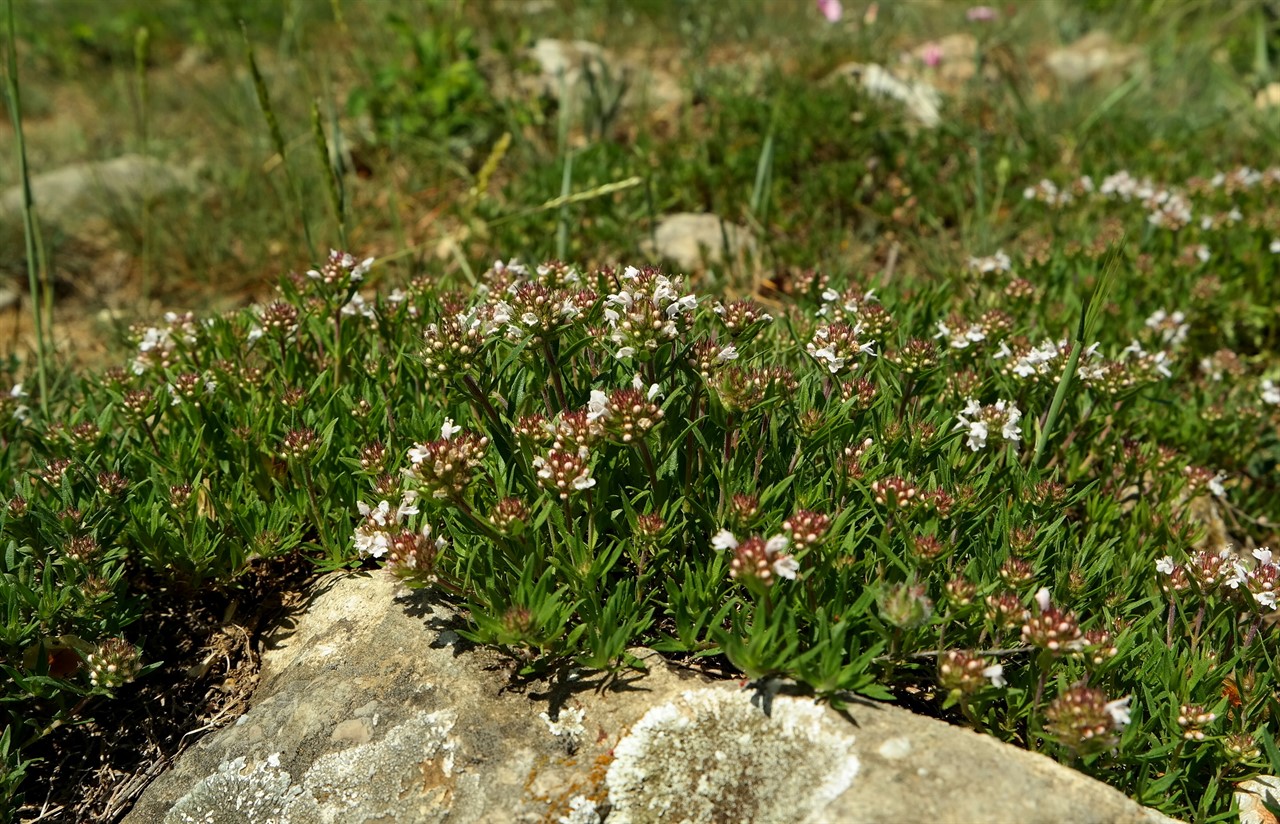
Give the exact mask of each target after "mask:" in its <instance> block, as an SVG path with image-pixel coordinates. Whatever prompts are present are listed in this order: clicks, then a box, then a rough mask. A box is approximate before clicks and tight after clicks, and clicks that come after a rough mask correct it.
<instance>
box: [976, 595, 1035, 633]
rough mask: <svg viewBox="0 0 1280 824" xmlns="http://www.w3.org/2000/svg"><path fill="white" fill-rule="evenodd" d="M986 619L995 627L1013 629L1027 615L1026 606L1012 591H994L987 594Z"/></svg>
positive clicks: (1021, 622)
mask: <svg viewBox="0 0 1280 824" xmlns="http://www.w3.org/2000/svg"><path fill="white" fill-rule="evenodd" d="M986 607H987V620H989V621H990V622H991V623H992V624H993V625H995V627H996V628H997V629H1006V630H1007V629H1014V628H1015V627H1018V626H1021V625H1022V624H1023V622H1024V621H1025V620H1027V618H1028V617H1029V613H1028V612H1027V608H1026V607H1024V606H1023V605H1022V600H1021V599H1020V598H1019V597H1018V595H1017V593H1014V592H1008V591H1004V592H996V593H993V594H991V595H988V596H987V600H986Z"/></svg>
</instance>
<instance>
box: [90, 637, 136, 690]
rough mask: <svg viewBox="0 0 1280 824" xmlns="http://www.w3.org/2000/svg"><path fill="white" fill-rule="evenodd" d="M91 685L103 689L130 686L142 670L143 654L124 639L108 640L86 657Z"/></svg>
mask: <svg viewBox="0 0 1280 824" xmlns="http://www.w3.org/2000/svg"><path fill="white" fill-rule="evenodd" d="M84 660H85V665H86V667H87V668H88V670H89V683H91V684H93V686H95V687H99V688H102V689H116V688H118V687H123V686H124V685H125V684H128V683H129V682H130V681H132V680H133V679H134V678H136V677H137V676H138V672H139V671H140V670H141V669H142V653H140V652H139V651H138V648H137V647H135V646H134V645H133V644H130V643H129V642H128V641H126V640H124V639H123V638H108V639H106V640H105V641H102V642H101V643H99V644H98V647H97V649H95V650H94V651H93V652H91V653H89V654H88V655H87V656H85V659H84Z"/></svg>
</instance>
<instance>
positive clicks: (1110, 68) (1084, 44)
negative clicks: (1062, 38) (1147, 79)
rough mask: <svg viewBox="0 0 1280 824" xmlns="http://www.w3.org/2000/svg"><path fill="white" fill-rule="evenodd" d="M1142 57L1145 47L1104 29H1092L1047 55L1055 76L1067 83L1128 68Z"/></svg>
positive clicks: (1082, 80) (1103, 75) (1048, 63)
mask: <svg viewBox="0 0 1280 824" xmlns="http://www.w3.org/2000/svg"><path fill="white" fill-rule="evenodd" d="M1141 58H1142V49H1140V48H1139V47H1137V46H1133V45H1125V44H1120V43H1117V42H1115V40H1113V39H1112V37H1111V35H1110V34H1108V33H1107V32H1105V31H1093V32H1089V33H1088V34H1086V35H1085V36H1084V37H1081V38H1080V39H1079V40H1077V41H1075V42H1074V43H1071V44H1069V45H1066V46H1063V47H1062V48H1060V49H1054V50H1053V51H1052V52H1051V53H1050V54H1049V56H1048V57H1046V58H1045V65H1046V66H1048V67H1049V71H1050V72H1052V73H1053V75H1054V77H1056V78H1058V80H1060V81H1062V82H1064V83H1072V84H1074V83H1084V82H1087V81H1091V80H1097V79H1099V78H1102V77H1108V76H1112V75H1115V74H1119V73H1120V72H1123V71H1126V70H1128V69H1129V68H1130V67H1132V66H1134V65H1135V64H1136V63H1137V62H1138V61H1139V60H1140V59H1141Z"/></svg>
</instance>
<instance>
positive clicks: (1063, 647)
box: [1022, 589, 1084, 655]
mask: <svg viewBox="0 0 1280 824" xmlns="http://www.w3.org/2000/svg"><path fill="white" fill-rule="evenodd" d="M1036 600H1037V602H1038V603H1039V607H1040V608H1039V611H1038V612H1037V613H1036V614H1033V615H1029V616H1028V617H1027V619H1026V623H1024V624H1023V625H1022V640H1023V642H1024V643H1027V644H1030V645H1031V646H1033V647H1039V648H1040V649H1042V650H1044V651H1045V652H1048V653H1051V654H1053V655H1065V654H1067V653H1069V652H1079V651H1080V650H1081V649H1083V648H1084V635H1083V633H1081V632H1080V623H1079V621H1077V620H1076V616H1075V613H1072V612H1069V611H1067V610H1064V609H1060V608H1058V607H1056V606H1053V605H1052V604H1050V603H1049V595H1048V591H1047V590H1043V589H1042V590H1040V592H1038V593H1036Z"/></svg>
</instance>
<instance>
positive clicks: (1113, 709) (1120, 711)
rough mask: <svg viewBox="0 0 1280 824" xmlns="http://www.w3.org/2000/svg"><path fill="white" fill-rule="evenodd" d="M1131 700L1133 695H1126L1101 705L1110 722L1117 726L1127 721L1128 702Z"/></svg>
mask: <svg viewBox="0 0 1280 824" xmlns="http://www.w3.org/2000/svg"><path fill="white" fill-rule="evenodd" d="M1131 700H1133V696H1132V695H1126V696H1125V697H1124V698H1118V699H1116V700H1115V701H1111V702H1110V703H1108V704H1107V705H1106V706H1105V707H1103V709H1104V710H1106V712H1107V715H1110V716H1111V723H1113V724H1115V725H1116V726H1117V727H1123V726H1125V725H1127V724H1128V723H1129V702H1130V701H1131Z"/></svg>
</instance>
